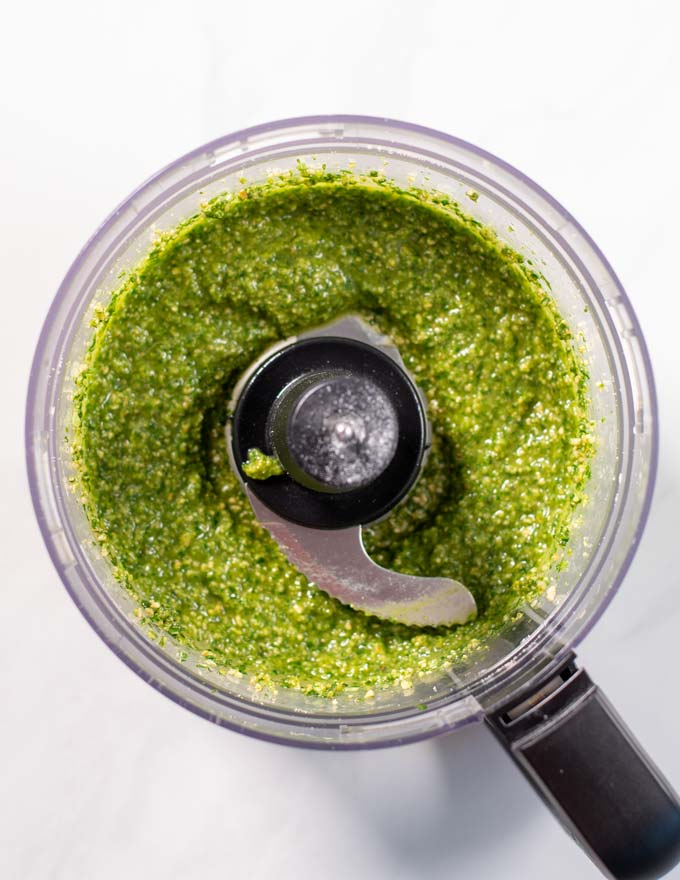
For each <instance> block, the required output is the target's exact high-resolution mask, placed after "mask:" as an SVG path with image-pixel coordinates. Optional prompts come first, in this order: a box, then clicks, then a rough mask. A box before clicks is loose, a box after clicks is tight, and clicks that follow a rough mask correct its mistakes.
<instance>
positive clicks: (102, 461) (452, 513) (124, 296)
mask: <svg viewBox="0 0 680 880" xmlns="http://www.w3.org/2000/svg"><path fill="white" fill-rule="evenodd" d="M344 313H356V314H359V315H361V316H362V317H363V318H364V319H365V320H366V321H368V322H369V323H370V324H372V325H373V326H374V327H375V328H377V329H378V330H379V331H381V332H383V333H386V334H388V335H389V336H390V337H391V338H392V340H393V341H394V343H395V344H396V345H397V346H398V347H399V350H400V352H401V354H402V356H403V358H404V361H405V363H406V366H407V367H408V369H409V370H410V371H411V372H412V374H413V376H414V377H415V379H416V381H417V382H418V384H419V386H420V388H421V389H422V390H423V391H424V393H425V394H426V396H427V400H428V407H429V417H430V420H431V424H432V431H433V445H432V452H431V454H430V457H429V459H428V462H427V465H426V468H425V471H424V473H423V475H422V476H421V478H420V480H419V482H418V484H417V486H416V487H415V489H414V491H413V492H412V493H411V495H410V496H409V498H408V499H407V500H406V502H405V503H403V504H402V505H401V506H400V507H399V508H398V509H396V510H395V511H393V512H392V514H391V515H390V516H389V518H388V519H387V520H385V521H384V522H382V523H380V524H378V525H376V526H374V527H372V528H370V529H368V530H365V543H366V546H367V549H368V551H369V553H370V554H371V555H372V557H373V558H374V559H375V560H376V561H378V562H379V563H380V564H382V565H384V566H387V567H389V568H393V569H396V570H399V571H402V572H406V573H412V574H421V575H444V576H449V577H452V578H455V579H457V580H460V581H462V582H463V583H464V584H465V585H466V586H467V587H468V588H469V589H470V590H472V592H473V593H474V595H475V598H476V600H477V603H478V607H479V612H480V613H479V616H478V618H477V619H476V620H475V621H473V622H471V623H469V624H466V625H465V626H462V627H454V628H449V629H447V628H439V629H434V628H430V629H417V628H409V627H406V626H403V625H399V624H394V623H389V622H385V621H381V620H378V619H377V618H374V617H369V616H366V615H364V614H362V613H361V612H356V611H353V610H352V609H351V608H348V607H346V606H343V605H341V604H340V603H339V602H337V601H336V600H334V599H331V598H330V597H329V596H327V595H326V594H325V593H323V592H322V591H320V590H318V589H317V588H316V587H314V586H313V585H311V584H310V583H309V582H308V581H307V580H306V578H305V577H304V576H303V575H302V574H300V573H299V572H298V571H297V570H296V569H295V568H294V567H293V566H292V565H290V564H289V563H288V562H287V560H286V559H285V558H284V556H283V555H282V553H281V552H280V550H279V548H278V546H277V545H276V544H275V543H274V541H273V540H272V539H271V538H270V537H269V535H268V534H267V533H266V532H265V531H264V530H263V529H262V528H261V527H260V526H259V525H258V523H257V522H256V520H255V518H254V516H253V514H252V511H251V509H250V507H249V504H248V501H247V499H246V497H245V495H244V493H243V491H242V489H241V487H240V485H239V483H238V480H237V479H236V477H235V475H234V473H233V472H232V470H231V468H230V464H229V457H228V455H227V450H226V444H225V433H224V427H225V422H226V419H227V418H228V412H227V405H228V401H229V399H230V397H231V394H232V390H233V387H234V384H235V382H236V381H237V380H238V378H239V376H240V375H241V373H242V372H243V371H244V370H245V369H246V368H247V367H248V366H249V364H251V363H252V361H253V360H255V359H256V358H257V357H258V356H259V355H261V353H262V352H263V351H264V350H265V349H266V348H267V347H268V346H270V345H271V344H272V343H274V342H277V341H279V340H282V339H286V338H287V337H290V336H293V335H295V334H296V333H298V332H300V331H302V330H305V329H308V328H310V327H314V326H317V325H319V324H324V323H326V322H328V321H331V320H332V319H334V318H336V317H338V316H339V315H342V314H344ZM586 379H587V375H586V371H585V368H584V365H583V363H582V362H581V361H580V359H579V357H578V355H577V354H575V351H574V346H573V340H572V339H571V336H570V332H569V329H568V327H567V326H566V324H565V322H564V321H563V320H562V319H561V317H560V316H559V314H558V313H557V311H556V308H555V306H554V303H553V301H552V299H551V297H550V296H549V294H548V293H547V292H546V290H545V289H544V286H543V285H542V280H541V278H540V277H539V276H538V275H537V273H536V272H535V271H534V270H533V269H532V267H531V266H529V265H528V264H526V263H524V262H523V261H522V259H521V257H519V255H518V254H516V253H515V252H514V251H512V250H511V249H510V248H508V247H507V246H505V245H503V244H502V243H501V242H500V241H498V240H497V239H496V238H495V236H494V235H493V233H492V232H491V231H489V230H488V229H485V228H484V227H482V226H481V225H480V224H479V223H477V222H476V221H474V220H472V219H470V218H469V217H467V216H466V215H465V214H464V213H463V212H462V211H461V210H460V209H459V208H458V206H457V205H456V204H454V203H452V202H450V201H449V200H448V199H447V198H445V197H443V196H440V195H437V194H427V193H424V192H422V191H418V190H408V191H404V190H400V189H398V188H396V187H395V186H394V185H393V184H391V183H390V182H389V181H388V180H386V179H385V178H384V177H382V176H381V175H379V174H371V175H370V176H368V177H355V176H353V175H352V174H351V173H349V172H347V173H344V174H331V173H327V172H322V171H319V172H310V171H307V170H305V169H300V170H299V171H298V172H296V173H294V174H289V175H282V176H281V177H277V178H276V179H272V180H271V181H270V182H269V183H268V184H263V185H253V186H250V187H248V188H245V189H243V190H242V191H241V192H240V193H238V194H236V195H224V196H221V197H218V198H215V199H213V200H212V201H211V202H210V203H209V204H207V205H206V206H204V207H203V209H202V210H201V211H200V212H199V213H198V214H197V215H196V216H195V217H193V218H191V219H190V220H187V221H185V222H183V223H182V224H180V226H178V227H177V229H176V230H174V231H173V232H171V233H168V234H166V235H164V236H163V237H162V238H161V239H160V240H159V241H158V243H157V244H156V245H155V246H154V248H153V249H152V250H151V252H150V253H149V255H148V256H147V257H146V259H145V260H144V261H143V262H142V263H141V264H140V265H139V266H138V267H137V268H136V269H135V270H134V271H132V272H130V274H129V275H128V276H127V277H126V278H125V279H123V280H122V282H121V286H120V289H119V290H118V291H117V293H116V295H115V296H114V298H113V300H112V302H111V304H110V306H108V308H106V309H102V310H101V313H100V315H99V318H98V321H97V325H96V329H95V331H94V335H93V341H92V345H91V347H90V350H89V353H88V356H87V360H86V364H85V368H84V370H83V372H82V373H81V375H80V377H79V380H78V391H77V395H76V407H75V410H76V421H75V434H74V436H75V441H74V457H75V461H76V465H77V470H78V473H79V483H80V486H81V488H82V491H83V497H84V503H85V507H86V510H87V513H88V516H89V518H90V522H91V524H92V526H93V530H94V533H95V535H96V537H97V539H98V541H99V542H100V545H101V547H102V550H103V552H104V553H105V554H106V555H107V557H108V559H109V560H110V562H111V564H112V566H113V570H114V573H115V575H116V577H117V578H118V579H119V580H120V582H121V583H122V584H124V585H125V587H126V588H127V589H128V590H129V592H130V593H131V594H132V596H133V597H134V598H135V600H136V601H137V603H138V605H139V608H138V615H139V616H140V617H142V618H144V619H145V620H150V619H152V620H153V625H154V627H157V628H158V629H159V630H160V631H161V632H164V633H167V634H168V635H170V636H172V637H173V638H174V639H175V640H176V641H177V642H178V643H179V644H180V645H182V646H183V647H184V648H185V649H196V650H198V651H201V652H203V653H204V654H205V655H206V656H207V657H208V658H209V660H210V663H211V664H212V666H213V668H216V669H217V670H218V671H230V672H232V671H237V672H240V673H242V674H243V675H245V676H248V677H250V679H251V680H252V682H253V683H254V685H255V686H257V687H261V686H269V685H273V686H283V687H288V688H293V689H297V690H300V691H302V692H305V693H313V694H319V695H322V696H326V697H331V696H333V695H335V694H337V693H340V692H342V691H345V692H350V693H351V692H355V690H358V691H361V692H363V691H369V692H370V691H373V690H374V689H380V688H384V687H389V686H391V685H394V684H398V685H399V686H401V687H409V686H410V684H411V683H412V682H414V681H415V680H417V679H418V678H420V677H424V676H429V675H431V674H435V673H439V672H441V671H442V670H445V669H446V668H450V667H451V666H452V665H455V664H457V663H459V662H461V661H463V660H464V658H465V657H466V656H467V655H468V654H469V652H470V651H472V650H473V649H474V648H475V646H477V645H479V644H483V643H484V641H485V640H487V639H488V638H490V637H491V636H493V635H494V634H495V633H498V632H500V631H501V630H502V629H503V628H504V627H505V626H506V625H507V624H508V623H509V622H510V621H512V619H513V618H514V617H515V616H516V614H517V609H518V606H520V605H522V604H523V603H526V602H531V601H532V600H534V599H535V598H536V597H537V596H539V595H540V594H541V592H543V591H544V590H545V589H546V587H547V585H548V582H549V578H550V575H551V571H552V570H554V569H555V567H556V566H558V565H560V564H563V555H564V545H566V543H567V540H568V536H569V529H570V524H571V523H572V521H573V517H574V510H575V508H576V507H577V505H578V504H579V503H580V501H581V500H582V496H583V487H584V484H585V482H586V480H587V477H588V471H589V460H590V457H591V454H592V437H591V425H590V422H589V415H588V399H587V394H586ZM182 655H183V656H185V652H184V651H183V652H182Z"/></svg>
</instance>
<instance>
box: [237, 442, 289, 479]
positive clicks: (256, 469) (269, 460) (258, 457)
mask: <svg viewBox="0 0 680 880" xmlns="http://www.w3.org/2000/svg"><path fill="white" fill-rule="evenodd" d="M243 473H244V474H245V475H246V476H247V477H250V479H251V480H268V479H269V478H270V477H278V476H280V475H281V474H282V473H284V470H283V465H282V464H281V462H280V461H279V460H278V458H276V456H274V455H267V453H266V452H263V451H262V450H261V449H249V450H248V459H247V461H245V462H244V463H243Z"/></svg>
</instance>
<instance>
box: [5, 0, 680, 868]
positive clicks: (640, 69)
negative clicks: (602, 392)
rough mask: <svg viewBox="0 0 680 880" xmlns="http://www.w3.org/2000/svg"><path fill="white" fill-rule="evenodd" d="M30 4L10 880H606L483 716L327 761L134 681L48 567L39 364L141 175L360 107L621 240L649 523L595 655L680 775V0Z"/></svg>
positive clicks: (21, 48) (16, 202) (9, 678)
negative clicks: (444, 733) (644, 405)
mask: <svg viewBox="0 0 680 880" xmlns="http://www.w3.org/2000/svg"><path fill="white" fill-rule="evenodd" d="M12 6H13V9H12V12H11V13H9V17H8V12H7V10H5V12H4V13H3V17H2V24H1V27H0V160H1V161H0V207H1V211H0V223H1V224H2V229H1V231H0V279H1V281H2V309H3V314H2V318H1V319H0V333H1V338H0V359H1V362H0V382H1V383H2V387H1V389H0V392H1V400H2V406H3V409H4V412H5V418H4V420H3V422H2V431H1V432H0V459H1V466H2V475H3V483H2V492H1V493H0V514H1V517H2V518H1V521H0V536H1V537H0V542H1V543H0V551H1V554H2V562H3V578H2V587H1V591H2V592H1V594H0V595H1V598H0V608H1V623H2V630H1V635H0V673H1V674H0V705H1V706H2V708H1V709H0V755H1V756H2V758H1V761H2V763H1V765H0V877H2V878H3V880H15V878H18V880H45V878H50V880H51V878H55V880H81V878H82V880H99V878H102V880H109V878H110V880H114V878H115V880H118V878H130V880H136V878H140V880H141V878H144V880H149V878H157V877H158V878H160V877H163V878H168V880H193V878H207V877H210V878H213V877H221V876H223V877H230V878H270V877H276V878H280V877H283V878H296V880H300V878H301V880H306V878H317V877H318V878H329V880H336V878H346V877H353V878H367V880H368V878H370V880H383V878H390V880H401V878H409V880H410V878H433V880H437V878H442V880H443V878H447V880H448V878H451V877H455V878H483V880H487V878H491V880H493V878H501V877H502V878H509V880H512V878H520V877H522V878H524V877H527V878H539V877H550V878H551V880H562V878H564V880H567V878H568V880H580V878H585V880H587V878H595V877H597V876H599V875H598V873H597V871H596V870H595V869H594V868H593V867H592V866H591V865H590V864H589V863H588V862H587V860H586V859H585V857H584V856H583V855H582V854H581V852H580V851H579V850H578V849H577V847H576V846H575V845H574V844H573V843H572V842H571V841H570V840H569V839H568V838H567V836H566V835H565V834H564V833H563V832H562V831H561V829H560V828H559V827H558V825H557V823H556V822H555V820H554V819H553V818H552V817H551V816H550V815H549V814H548V812H547V811H546V810H545V809H544V808H543V806H542V805H541V804H540V803H539V801H538V799H537V798H536V796H535V795H534V794H533V792H532V791H531V790H530V789H529V787H528V785H527V784H526V783H525V782H524V780H523V779H522V778H521V777H520V775H519V772H518V771H517V770H516V769H515V768H514V767H513V766H512V765H511V763H510V761H509V760H507V759H506V758H505V757H504V755H503V754H502V753H501V751H500V749H499V748H497V746H496V745H495V743H494V742H492V741H491V739H490V736H489V735H488V734H487V732H486V731H485V730H484V729H482V728H468V729H465V730H464V731H462V732H460V733H458V734H454V735H451V736H449V737H445V738H441V739H439V740H435V741H430V742H426V743H422V744H419V745H414V746H409V747H403V748H400V749H392V750H386V751H379V752H371V753H368V754H326V753H308V752H303V751H297V750H292V749H287V748H284V747H280V746H272V745H267V744H264V743H260V742H256V741H253V740H250V739H247V738H245V737H242V736H239V735H237V734H233V733H229V732H227V731H224V730H221V729H218V728H217V727H214V726H212V725H210V724H209V723H207V722H205V721H203V720H200V719H199V718H197V717H194V716H193V715H191V714H189V713H188V712H185V711H184V710H182V709H180V708H178V707H176V706H175V705H173V704H172V703H171V702H169V701H168V700H166V699H165V698H163V697H162V696H160V695H159V694H158V693H156V692H155V691H153V690H152V689H151V688H150V687H148V686H147V685H146V684H144V683H143V682H142V681H141V680H140V679H138V678H137V677H135V676H134V675H133V674H132V673H131V672H129V671H128V670H127V668H125V667H124V666H123V664H122V663H121V662H120V661H119V660H117V659H116V658H115V657H114V656H113V654H111V653H110V652H109V651H108V650H107V649H106V648H105V647H104V645H103V644H102V643H101V642H100V641H99V640H98V638H97V636H96V635H95V634H94V633H93V632H92V631H91V630H90V629H89V627H88V625H87V624H86V623H85V621H84V620H83V619H82V618H81V617H80V615H79V613H78V611H77V610H76V608H75V606H74V605H73V604H72V603H71V600H70V599H69V598H68V597H67V594H66V592H65V590H64V589H63V588H62V586H61V584H60V582H59V580H58V578H57V575H56V574H55V572H54V571H53V569H52V566H51V564H50V562H49V560H48V557H47V554H46V551H45V549H44V547H43V545H42V542H41V539H40V535H39V533H38V529H37V526H36V524H35V521H34V517H33V511H32V509H31V505H30V501H29V496H28V489H27V483H26V477H25V468H24V460H23V438H22V428H23V425H22V421H23V410H24V402H25V392H26V383H27V376H28V371H29V365H30V360H31V356H32V351H33V348H34V345H35V343H36V340H37V336H38V332H39V329H40V325H41V322H42V320H43V318H44V315H45V313H46V310H47V308H48V305H49V303H50V301H51V299H52V297H53V295H54V293H55V291H56V288H57V286H58V284H59V281H60V279H61V277H62V276H63V274H64V272H65V271H66V269H67V268H68V265H69V263H70V262H71V260H72V259H73V258H74V256H75V254H76V253H77V251H78V250H79V248H80V247H81V245H82V244H83V242H84V240H85V239H86V238H87V237H88V236H89V234H90V233H91V232H92V231H93V229H94V227H95V226H96V225H97V224H98V223H99V222H100V221H101V220H102V219H103V217H104V216H105V215H106V213H107V212H108V211H109V210H110V209H111V208H112V207H113V206H114V205H116V204H117V203H118V202H119V201H120V200H121V199H122V198H123V197H124V196H125V195H126V194H127V193H128V192H129V191H130V190H131V189H132V188H133V187H135V186H136V185H137V184H138V183H139V182H140V181H141V180H142V179H143V178H145V177H146V176H147V175H149V174H150V173H152V172H153V171H155V170H156V169H157V168H159V167H161V166H162V165H164V164H165V163H167V162H169V161H171V160H172V159H174V158H175V157H176V156H178V155H180V154H182V153H183V152H185V151H187V150H189V149H191V148H193V147H194V146H197V145H198V144H200V143H202V142H204V141H206V140H209V139H211V138H214V137H216V136H218V135H221V134H224V133H227V132H230V131H233V130H235V129H238V128H241V127H243V126H247V125H250V124H254V123H259V122H264V121H267V120H270V119H276V118H281V117H285V116H293V115H298V114H305V113H332V112H345V113H347V112H349V113H367V114H374V115H378V116H392V117H396V118H401V119H406V120H410V121H413V122H418V123H421V124H424V125H431V126H433V127H435V128H439V129H442V130H444V131H447V132H450V133H453V134H456V135H458V136H460V137H462V138H465V139H467V140H469V141H472V142H473V143H476V144H479V145H481V146H483V147H485V148H486V149H488V150H490V151H491V152H493V153H496V154H497V155H499V156H501V157H503V158H505V159H506V160H508V161H509V162H511V163H512V164H514V165H515V166H517V167H519V168H520V169H522V170H524V171H525V172H527V173H528V174H529V175H530V176H531V177H533V178H534V179H535V180H537V181H538V182H539V183H541V184H542V185H543V186H544V187H545V188H546V189H548V191H550V192H551V193H552V194H554V195H555V196H556V197H557V198H558V199H559V200H560V201H562V202H563V204H565V205H566V207H567V208H568V209H570V210H571V211H572V212H573V213H574V214H575V216H576V217H577V218H578V219H579V220H580V221H581V222H582V223H583V225H584V226H585V227H586V229H588V230H589V232H590V233H591V234H592V235H593V237H594V238H595V240H596V241H597V242H598V243H599V244H600V245H601V246H602V248H603V249H604V251H605V253H606V254H607V255H608V257H609V259H610V260H611V261H612V263H613V265H614V267H615V268H616V270H617V271H618V273H619V274H620V276H621V278H622V280H623V283H624V285H625V286H626V288H627V289H628V291H629V293H630V296H631V298H632V300H633V303H634V305H635V308H636V309H637V312H638V314H639V317H640V319H641V322H642V326H643V329H644V331H645V333H646V336H647V340H648V342H649V346H650V349H651V352H652V356H653V361H654V366H655V368H656V376H657V381H658V389H659V398H660V405H661V415H662V444H661V465H660V473H659V480H658V487H657V491H656V496H655V500H654V505H653V508H652V514H651V517H650V520H649V524H648V527H647V531H646V534H645V537H644V539H643V542H642V545H641V547H640V550H639V552H638V554H637V557H636V560H635V562H634V564H633V567H632V569H631V571H630V573H629V575H628V577H627V579H626V581H625V583H624V586H623V588H622V589H621V592H620V594H619V596H618V597H617V598H616V600H615V601H614V603H613V605H612V606H611V608H610V610H609V611H608V612H607V614H606V615H605V617H604V619H603V620H602V621H601V623H600V624H599V625H598V626H597V628H596V629H595V631H594V632H593V633H592V634H591V636H590V637H589V638H588V640H587V641H586V643H585V644H584V645H583V646H582V648H581V651H580V657H581V660H582V662H583V663H584V664H585V665H586V666H587V668H588V669H589V671H590V672H591V674H592V675H593V676H594V677H595V678H596V679H597V680H598V681H599V683H600V684H601V685H602V686H603V688H604V689H605V691H606V692H607V693H608V694H609V696H610V698H611V699H612V701H613V702H614V703H615V705H616V706H617V707H618V708H619V709H620V711H621V712H622V713H623V715H624V716H625V717H626V719H627V720H628V721H629V723H630V725H631V727H632V728H633V730H634V731H635V733H636V734H637V735H638V736H639V737H640V738H641V739H642V741H643V742H644V744H645V745H646V747H647V748H648V749H649V751H650V753H651V754H652V756H653V757H654V758H655V760H656V761H657V762H658V763H659V764H660V765H661V766H662V767H663V769H664V771H665V772H666V774H667V775H668V777H669V778H670V780H671V781H672V782H673V784H674V785H675V786H676V787H680V748H679V745H680V686H679V684H678V675H677V663H678V656H679V655H678V641H679V640H680V564H679V562H678V551H679V550H680V542H679V541H678V538H677V534H678V520H679V518H680V405H679V404H680V392H679V390H678V389H679V386H680V356H679V354H678V352H679V350H680V342H679V340H678V322H679V321H680V310H679V305H678V301H679V296H680V290H679V284H678V257H679V253H678V202H679V201H680V175H679V173H678V167H679V161H680V160H679V156H680V136H679V132H678V87H679V86H680V61H679V60H678V57H679V56H678V50H677V28H678V21H677V20H675V16H674V12H673V4H671V3H670V2H669V3H667V4H660V3H652V2H646V3H645V4H642V3H639V4H631V3H623V2H617V3H609V4H608V3H597V2H594V0H591V2H587V3H582V2H570V3H560V4H552V3H546V2H535V3H524V2H515V3H511V2H491V0H485V2H475V0H466V2H465V3H459V2H451V0H442V2H427V0H421V2H412V3H401V2H396V0H391V2H384V0H381V2H370V0H366V2H355V0H344V2H342V3H336V4H332V5H331V4H324V3H323V2H320V0H317V2H310V3H298V2H285V0H281V2H277V3H267V2H264V0H261V2H248V0H242V2H240V3H238V4H232V3H229V2H227V0H221V2H215V3H199V2H191V0H185V2H183V3H175V2H169V0H165V2H162V3H152V2H147V3H145V2H142V0H136V2H132V3H131V2H126V0H113V2H109V3H106V4H102V3H96V2H92V0H89V2H79V3H75V2H66V0H62V2H58V3H51V4H49V5H47V4H45V5H40V4H35V3H33V4H31V3H28V2H23V3H13V4H12ZM673 876H674V877H680V870H676V871H675V872H674V874H673Z"/></svg>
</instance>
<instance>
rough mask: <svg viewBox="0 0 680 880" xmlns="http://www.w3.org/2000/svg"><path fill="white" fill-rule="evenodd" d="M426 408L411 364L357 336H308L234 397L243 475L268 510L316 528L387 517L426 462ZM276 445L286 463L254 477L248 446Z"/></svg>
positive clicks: (270, 449) (235, 442)
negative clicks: (407, 367)
mask: <svg viewBox="0 0 680 880" xmlns="http://www.w3.org/2000/svg"><path fill="white" fill-rule="evenodd" d="M426 439H427V423H426V419H425V412H424V409H423V404H422V402H421V399H420V396H419V394H418V390H417V389H416V387H415V385H414V384H413V382H412V381H411V379H410V377H409V376H408V374H407V373H406V372H405V371H404V370H403V369H402V368H401V367H400V366H399V364H397V363H396V362H395V361H394V360H393V359H392V358H391V357H389V356H388V355H387V354H385V353H384V352H383V351H381V350H380V349H379V348H377V347H375V346H373V345H369V344H367V343H364V342H359V341H358V340H355V339H349V338H345V337H335V336H323V337H321V336H320V337H315V338H310V339H303V340H300V341H298V342H294V343H292V344H291V345H289V346H286V347H285V348H283V349H280V350H279V351H276V352H274V353H273V354H272V356H271V357H270V358H268V359H267V360H266V361H264V362H263V363H262V364H260V365H259V366H258V367H257V369H256V370H255V371H254V373H253V375H252V376H250V378H249V380H248V382H247V383H246V385H245V387H244V389H243V391H242V392H241V395H240V397H239V399H238V402H237V404H236V409H235V411H234V417H233V424H232V450H233V455H234V460H235V463H236V466H237V468H238V470H239V473H240V475H241V477H242V479H243V480H244V481H245V482H246V483H247V484H248V487H249V489H250V491H251V492H253V493H254V494H255V495H256V496H257V497H258V498H259V499H260V500H261V501H262V502H263V503H264V504H265V505H266V506H267V507H269V509H270V510H272V511H274V512H275V513H277V514H278V515H279V516H282V517H284V518H285V519H288V520H291V521H293V522H296V523H299V524H300V525H305V526H309V527H311V528H325V529H341V528H347V527H349V526H356V525H363V524H366V523H369V522H373V521H374V520H377V519H380V517H382V516H384V515H385V514H386V513H387V512H388V511H389V510H391V508H392V507H394V506H395V505H396V504H397V503H398V502H399V501H401V499H402V498H404V496H405V495H406V494H407V492H408V491H409V489H410V488H411V486H412V485H413V483H414V482H415V480H416V478H417V476H418V474H419V472H420V468H421V465H422V461H423V456H424V454H425V447H426ZM253 448H259V449H261V450H262V451H263V452H266V453H267V454H269V455H276V456H277V457H278V458H279V460H280V461H281V463H282V464H283V466H284V467H285V469H286V473H285V474H283V475H281V476H278V477H271V478H269V479H268V480H253V479H250V478H248V477H247V476H246V475H245V474H244V473H243V469H242V468H243V464H244V463H245V461H247V459H248V454H249V450H251V449H253Z"/></svg>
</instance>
